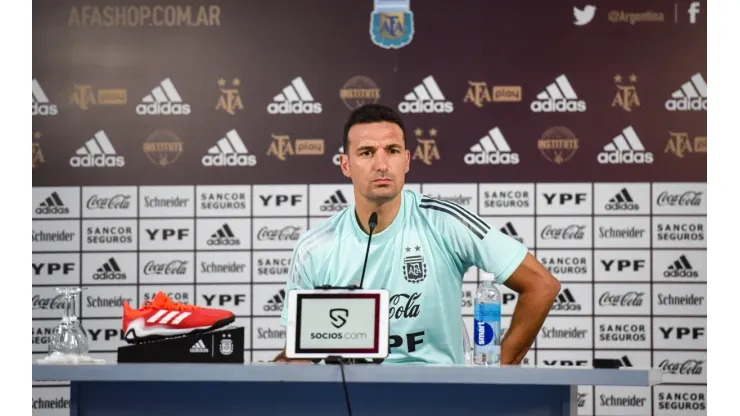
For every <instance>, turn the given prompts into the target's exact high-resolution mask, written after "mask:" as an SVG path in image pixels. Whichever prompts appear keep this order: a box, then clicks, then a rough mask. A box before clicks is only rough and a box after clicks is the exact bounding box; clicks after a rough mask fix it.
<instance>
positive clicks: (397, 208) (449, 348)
mask: <svg viewBox="0 0 740 416" xmlns="http://www.w3.org/2000/svg"><path fill="white" fill-rule="evenodd" d="M343 140H344V154H343V155H341V157H340V165H341V169H342V173H343V174H344V176H346V177H348V178H350V179H351V180H352V185H353V187H354V197H355V203H354V206H351V207H348V208H347V209H345V210H343V211H342V212H340V213H338V214H336V215H334V216H333V217H331V218H329V219H328V220H327V221H326V222H325V223H324V224H322V225H321V226H319V227H317V228H314V229H312V230H310V231H308V232H306V233H304V234H303V235H302V236H301V238H300V239H299V240H298V242H297V243H296V246H295V249H294V252H293V258H292V262H291V266H290V271H289V275H288V282H287V288H286V291H289V290H291V289H296V288H298V289H311V288H314V287H316V286H321V285H331V286H348V285H351V284H359V282H360V276H361V274H362V264H363V259H364V255H365V250H366V246H367V241H368V233H369V227H368V220H369V218H370V214H371V213H372V212H376V213H377V214H378V222H377V226H376V228H375V230H374V232H373V237H372V240H371V246H370V252H369V258H368V261H367V270H366V272H365V280H364V283H363V287H364V288H365V289H388V290H389V291H390V295H391V300H390V311H389V312H390V321H391V322H390V347H391V349H390V355H389V356H388V358H387V359H386V360H385V362H386V363H409V362H424V363H435V364H462V363H464V362H465V361H464V352H463V338H462V337H463V335H462V333H463V328H462V326H463V323H462V319H461V314H462V305H461V291H462V280H463V275H464V274H465V272H466V270H468V269H469V268H470V267H472V266H476V267H478V268H480V269H482V270H484V271H486V272H489V273H492V274H493V275H494V276H495V278H496V281H497V282H498V283H500V284H504V285H506V286H507V287H509V288H511V289H512V290H514V291H515V292H517V293H519V301H518V302H517V305H516V308H515V310H514V315H513V317H512V320H511V325H510V327H509V330H508V331H507V333H506V336H505V337H504V339H503V340H502V345H501V363H502V364H518V363H519V362H520V361H521V360H522V358H523V357H524V355H525V354H526V353H527V350H528V349H529V346H530V345H532V343H533V341H534V339H535V337H536V335H537V332H539V330H540V328H541V326H542V324H543V322H544V320H545V318H546V317H547V314H548V312H549V311H550V308H551V307H552V304H553V301H554V300H555V297H556V296H557V294H558V292H559V291H560V283H559V281H558V280H557V279H555V278H554V277H553V276H552V275H551V274H550V273H549V272H548V271H547V270H546V269H545V268H544V267H543V266H542V265H541V264H540V263H539V262H538V261H537V260H536V259H535V258H534V257H533V256H532V255H531V254H529V252H528V250H527V248H526V247H525V246H524V245H522V244H520V243H519V242H517V241H516V240H514V239H512V238H510V237H509V236H507V235H505V234H503V233H501V232H500V231H498V230H496V229H495V228H491V227H490V226H489V225H487V224H486V223H485V222H484V221H483V220H481V219H480V218H479V217H478V216H477V215H475V214H473V213H471V212H469V211H468V210H466V209H464V208H462V207H461V206H459V205H457V204H454V203H451V202H447V201H441V200H438V199H434V198H430V197H428V196H424V195H421V194H419V193H418V192H414V191H411V190H404V189H403V187H404V182H405V175H406V173H407V172H408V171H409V162H410V156H411V154H410V152H409V151H408V149H407V148H406V135H405V133H404V125H403V122H402V120H401V118H400V117H399V116H398V115H397V114H396V113H395V112H394V111H393V110H392V109H390V108H388V107H385V106H382V105H375V104H372V105H366V106H363V107H360V108H358V109H356V110H354V111H353V112H352V114H351V115H350V116H349V119H348V120H347V122H346V124H345V126H344V137H343ZM287 311H288V305H287V302H286V303H284V304H283V314H282V318H281V321H280V322H281V324H282V325H283V326H286V323H287V316H288V313H287ZM275 361H287V359H286V357H285V350H283V352H282V353H280V354H279V355H278V356H277V357H276V358H275Z"/></svg>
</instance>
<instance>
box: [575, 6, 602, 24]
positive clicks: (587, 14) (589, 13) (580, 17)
mask: <svg viewBox="0 0 740 416" xmlns="http://www.w3.org/2000/svg"><path fill="white" fill-rule="evenodd" d="M595 13H596V6H591V5H588V6H586V7H584V8H583V10H581V9H579V8H578V7H575V6H573V17H575V19H576V21H575V22H573V24H574V25H576V26H583V25H587V24H589V23H590V22H591V20H593V18H594V14H595Z"/></svg>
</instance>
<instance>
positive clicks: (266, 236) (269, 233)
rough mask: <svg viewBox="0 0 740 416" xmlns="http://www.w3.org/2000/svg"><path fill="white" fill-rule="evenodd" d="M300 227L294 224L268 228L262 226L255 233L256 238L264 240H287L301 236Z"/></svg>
mask: <svg viewBox="0 0 740 416" xmlns="http://www.w3.org/2000/svg"><path fill="white" fill-rule="evenodd" d="M301 230H302V227H296V226H295V225H288V226H286V227H283V228H282V229H270V228H268V227H262V228H261V229H260V230H259V232H258V233H257V240H260V241H264V240H270V241H287V240H293V241H295V240H298V237H300V236H301Z"/></svg>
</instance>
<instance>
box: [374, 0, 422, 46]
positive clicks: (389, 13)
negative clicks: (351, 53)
mask: <svg viewBox="0 0 740 416" xmlns="http://www.w3.org/2000/svg"><path fill="white" fill-rule="evenodd" d="M374 1H375V8H374V9H373V12H372V13H371V14H370V39H372V41H373V43H374V44H376V45H378V46H380V47H381V48H385V49H400V48H403V47H404V46H406V45H408V44H409V43H411V40H412V39H413V38H414V14H413V13H412V12H411V5H410V3H411V0H374Z"/></svg>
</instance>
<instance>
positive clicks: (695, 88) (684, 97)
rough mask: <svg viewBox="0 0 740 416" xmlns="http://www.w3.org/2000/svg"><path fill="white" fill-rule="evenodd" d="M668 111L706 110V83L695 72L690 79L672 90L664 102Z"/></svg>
mask: <svg viewBox="0 0 740 416" xmlns="http://www.w3.org/2000/svg"><path fill="white" fill-rule="evenodd" d="M665 108H666V110H668V111H707V83H706V82H705V81H704V77H702V76H701V73H699V72H697V73H696V74H694V75H693V76H692V77H691V79H690V80H689V81H687V82H685V83H684V84H683V85H681V88H679V89H677V90H676V91H673V94H671V98H670V99H668V100H667V101H666V102H665Z"/></svg>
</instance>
